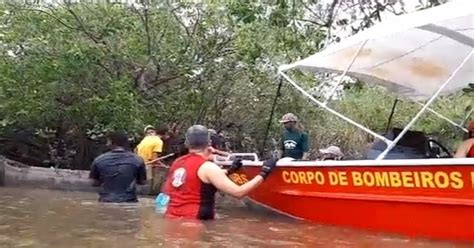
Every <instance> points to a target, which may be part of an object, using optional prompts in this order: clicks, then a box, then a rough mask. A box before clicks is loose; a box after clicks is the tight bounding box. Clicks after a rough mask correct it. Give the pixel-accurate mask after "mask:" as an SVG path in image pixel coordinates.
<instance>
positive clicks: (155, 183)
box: [135, 125, 169, 195]
mask: <svg viewBox="0 0 474 248" xmlns="http://www.w3.org/2000/svg"><path fill="white" fill-rule="evenodd" d="M144 133H145V137H144V138H143V139H142V141H141V142H140V143H139V144H138V145H137V147H136V148H135V152H136V153H137V154H138V155H139V156H140V157H141V158H142V159H143V160H144V161H145V165H146V172H147V179H148V180H150V181H151V183H150V194H151V195H155V194H156V193H158V192H159V191H160V189H161V185H162V183H163V181H164V180H165V177H166V172H167V170H166V169H165V168H164V167H165V165H164V164H163V163H162V162H161V161H158V158H160V157H161V156H163V154H164V151H165V150H164V145H163V144H164V141H165V140H166V139H168V138H169V134H168V127H166V126H164V125H162V126H159V127H158V128H155V127H154V126H151V125H148V126H146V127H145V129H144Z"/></svg>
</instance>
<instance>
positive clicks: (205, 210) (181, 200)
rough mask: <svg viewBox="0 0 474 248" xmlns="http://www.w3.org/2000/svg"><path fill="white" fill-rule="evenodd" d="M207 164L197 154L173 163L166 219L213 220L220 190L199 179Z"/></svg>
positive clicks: (169, 178)
mask: <svg viewBox="0 0 474 248" xmlns="http://www.w3.org/2000/svg"><path fill="white" fill-rule="evenodd" d="M205 162H206V159H205V158H203V157H202V156H200V155H198V154H195V153H191V154H188V155H185V156H182V157H180V158H178V159H177V160H176V161H174V162H173V164H172V165H171V168H170V171H169V173H168V178H167V180H166V183H165V186H164V192H165V193H166V194H168V195H169V197H170V200H169V203H168V208H167V210H166V213H165V217H168V218H187V219H200V220H209V219H214V215H215V210H214V206H215V199H214V196H215V193H216V191H217V189H216V188H215V187H214V185H212V184H208V183H203V182H202V181H201V179H200V178H199V176H198V170H199V168H200V167H201V165H203V164H204V163H205Z"/></svg>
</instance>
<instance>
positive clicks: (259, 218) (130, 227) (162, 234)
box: [0, 187, 474, 248]
mask: <svg viewBox="0 0 474 248" xmlns="http://www.w3.org/2000/svg"><path fill="white" fill-rule="evenodd" d="M96 199H97V196H96V195H95V194H93V193H84V192H64V191H52V190H42V189H21V188H1V187H0V247H34V248H42V247H48V248H50V247H66V248H70V247H71V248H72V247H91V248H92V247H100V248H112V247H117V248H121V247H124V248H125V247H126V248H128V247H331V248H333V247H383V248H390V247H394V248H395V247H396V248H399V247H430V248H434V247H474V244H462V243H449V242H440V241H432V240H423V239H408V238H405V237H400V236H394V235H387V234H377V233H370V232H365V231H359V230H354V229H348V228H340V227H331V226H323V225H317V224H311V223H305V222H301V221H295V220H291V219H287V218H282V217H275V216H268V215H262V214H261V213H255V212H251V211H248V210H247V209H246V208H245V207H242V206H238V205H235V204H221V206H219V214H220V219H219V220H216V221H212V222H207V223H204V224H202V223H193V222H182V221H169V220H165V219H163V218H162V216H161V215H159V214H156V213H155V211H154V206H153V200H152V199H148V198H142V199H141V201H140V203H138V204H127V205H117V204H99V203H98V202H97V201H96Z"/></svg>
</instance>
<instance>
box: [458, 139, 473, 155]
mask: <svg viewBox="0 0 474 248" xmlns="http://www.w3.org/2000/svg"><path fill="white" fill-rule="evenodd" d="M473 145H474V139H468V140H465V141H464V142H462V143H461V145H459V146H458V149H457V150H456V154H454V157H455V158H465V157H466V156H467V153H468V152H469V149H471V146H473Z"/></svg>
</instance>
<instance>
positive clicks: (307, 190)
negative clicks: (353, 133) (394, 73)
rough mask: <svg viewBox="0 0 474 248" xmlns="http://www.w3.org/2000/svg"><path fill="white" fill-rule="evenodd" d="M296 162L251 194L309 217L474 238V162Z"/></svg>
mask: <svg viewBox="0 0 474 248" xmlns="http://www.w3.org/2000/svg"><path fill="white" fill-rule="evenodd" d="M473 162H474V161H473ZM296 163H297V162H293V165H291V166H285V165H282V166H280V165H279V167H278V168H277V169H276V170H275V171H274V172H273V174H272V175H270V176H269V178H267V180H266V181H265V183H263V184H262V185H261V186H259V188H258V189H256V190H255V191H254V192H252V193H251V194H250V195H249V198H250V199H252V200H253V201H256V202H257V203H259V204H262V205H264V206H266V207H268V208H271V209H273V210H275V211H278V212H281V213H284V214H286V215H289V216H292V217H295V218H300V219H304V220H308V221H314V222H319V223H326V224H331V225H341V226H350V227H356V228H364V229H370V230H377V231H383V232H393V233H400V234H405V235H408V236H417V237H428V238H436V239H447V240H458V241H468V242H474V163H471V164H467V165H466V164H463V165H420V166H417V165H410V166H401V165H400V166H394V165H391V166H390V165H389V166H373V165H372V166H371V165H367V166H364V165H357V166H330V165H327V163H326V165H324V166H318V165H317V164H316V163H317V162H314V163H315V165H299V166H295V165H294V164H296ZM307 163H308V162H307ZM392 164H393V163H392ZM259 171H260V167H259V166H255V165H254V166H244V169H243V170H242V171H241V172H239V173H237V174H234V175H232V176H231V178H232V179H233V180H234V182H236V183H239V184H242V183H244V182H246V181H248V179H251V178H252V177H253V176H255V175H256V174H257V173H258V172H259Z"/></svg>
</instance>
